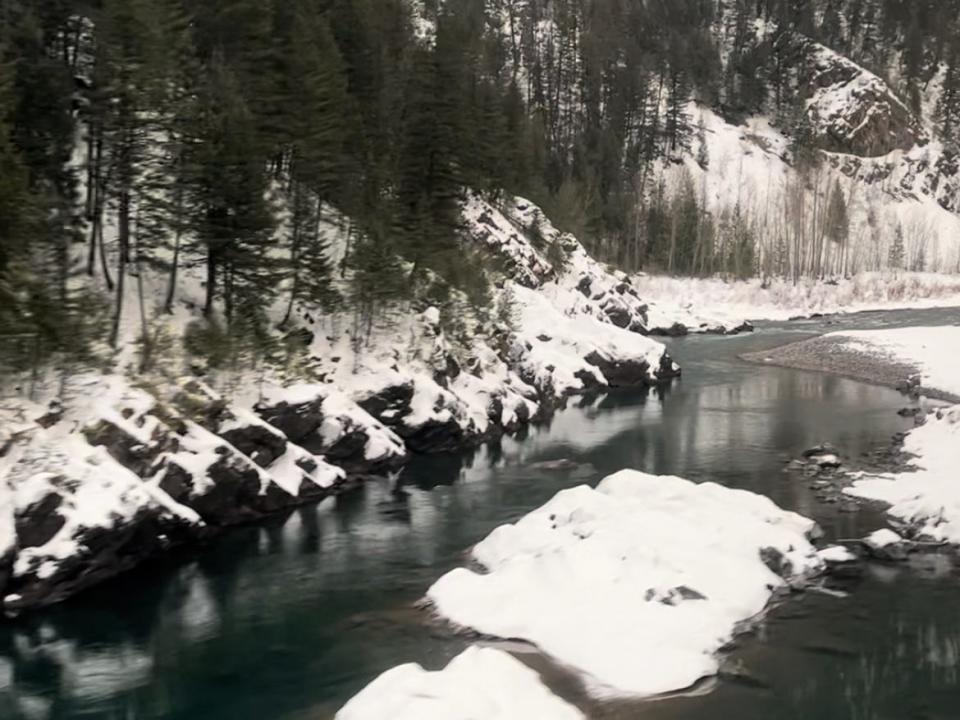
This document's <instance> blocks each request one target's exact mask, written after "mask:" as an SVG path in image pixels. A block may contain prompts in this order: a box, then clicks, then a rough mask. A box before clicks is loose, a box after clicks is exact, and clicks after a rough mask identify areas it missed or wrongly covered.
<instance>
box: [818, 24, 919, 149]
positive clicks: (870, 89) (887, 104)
mask: <svg viewBox="0 0 960 720" xmlns="http://www.w3.org/2000/svg"><path fill="white" fill-rule="evenodd" d="M805 53H806V63H804V64H802V66H801V68H802V69H801V77H800V87H801V88H803V89H804V95H802V96H801V97H802V98H803V99H804V100H805V101H806V104H807V117H808V120H809V122H810V125H811V127H812V129H813V132H814V135H815V138H816V140H817V143H818V145H819V147H820V148H821V149H823V150H828V151H834V152H842V153H848V154H852V155H858V156H861V157H876V156H880V155H887V154H888V153H891V152H893V151H894V150H909V149H910V148H912V147H913V146H914V145H917V144H922V143H924V142H926V140H927V138H926V136H925V134H924V132H923V130H922V128H921V127H920V124H919V122H917V120H916V118H915V117H914V115H913V113H912V112H910V109H909V108H908V107H907V106H906V105H905V104H904V103H903V101H902V100H900V98H898V97H897V96H896V94H895V93H894V92H893V91H892V90H891V89H890V87H889V86H888V85H887V84H886V83H885V82H884V81H883V80H881V79H880V78H879V77H877V76H876V75H874V74H873V73H871V72H869V71H868V70H865V69H864V68H862V67H861V66H859V65H857V64H856V63H854V62H852V61H850V60H848V59H846V58H845V57H843V56H842V55H839V54H837V53H835V52H833V51H832V50H829V49H828V48H826V47H824V46H822V45H819V44H817V43H814V42H807V43H806V47H805Z"/></svg>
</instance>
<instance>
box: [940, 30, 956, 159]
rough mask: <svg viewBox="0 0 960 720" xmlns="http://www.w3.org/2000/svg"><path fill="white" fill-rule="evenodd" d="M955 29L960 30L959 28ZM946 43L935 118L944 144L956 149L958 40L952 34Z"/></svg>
mask: <svg viewBox="0 0 960 720" xmlns="http://www.w3.org/2000/svg"><path fill="white" fill-rule="evenodd" d="M955 27H957V28H958V29H960V26H955ZM948 42H949V49H948V52H947V60H946V64H945V65H946V66H945V69H944V75H943V86H942V89H941V91H940V97H939V98H938V99H937V105H936V109H935V117H936V120H937V122H938V123H939V126H940V137H942V138H943V141H944V143H946V144H947V145H949V146H951V147H953V148H957V147H958V146H960V39H958V38H957V36H956V33H954V34H953V37H952V38H951V39H950V40H949V41H948Z"/></svg>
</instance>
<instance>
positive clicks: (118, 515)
mask: <svg viewBox="0 0 960 720" xmlns="http://www.w3.org/2000/svg"><path fill="white" fill-rule="evenodd" d="M10 480H11V484H12V487H13V488H14V503H15V506H16V511H17V512H18V513H22V512H25V511H27V510H28V509H30V508H31V507H34V506H35V505H36V504H37V503H39V502H40V501H42V500H43V499H44V498H45V497H47V496H48V495H50V494H51V493H55V494H58V495H60V496H61V497H62V498H63V502H62V504H61V505H60V507H59V508H58V509H57V513H58V514H59V515H60V516H62V517H63V518H64V519H65V523H64V525H63V527H61V528H60V530H59V531H58V532H57V533H56V535H55V536H54V537H53V538H51V539H50V540H49V541H48V542H47V543H45V544H44V545H42V546H39V547H27V548H21V549H20V551H19V553H18V555H17V558H16V562H15V565H14V574H15V575H17V576H20V575H25V574H28V573H29V572H31V571H34V570H35V571H36V572H37V575H38V577H39V578H40V579H45V578H48V577H50V576H52V575H53V574H54V573H55V572H56V569H57V566H58V563H59V562H60V561H62V560H64V559H66V558H68V557H70V556H72V555H75V554H76V553H78V552H79V551H80V550H81V546H80V544H79V536H80V534H81V533H82V531H85V530H90V529H93V528H105V529H113V528H118V527H122V526H123V525H125V524H126V523H128V522H131V521H132V520H133V519H134V518H135V516H136V515H137V514H138V513H139V512H141V511H142V510H143V509H145V508H150V507H152V508H156V509H159V510H160V511H161V512H162V513H163V514H164V515H166V516H168V517H179V518H180V519H181V520H182V521H184V522H185V523H189V524H195V525H201V524H202V521H201V520H200V517H199V516H198V515H197V514H196V513H195V512H194V511H193V510H191V509H190V508H188V507H185V506H183V505H180V504H179V503H176V502H174V501H173V500H172V499H171V498H170V497H169V496H168V495H166V493H163V492H162V491H160V490H158V489H156V488H154V487H153V486H151V485H149V484H147V483H144V482H142V481H141V480H140V479H139V478H138V477H137V476H136V475H134V474H133V473H132V472H130V471H129V470H127V469H126V468H124V467H123V466H122V465H120V464H119V463H118V462H116V461H115V460H114V459H113V458H112V457H110V455H109V454H108V453H107V451H106V450H105V449H104V448H102V447H98V448H93V447H91V446H89V445H87V444H86V443H85V442H84V441H83V440H82V438H80V437H79V436H77V435H69V436H67V437H65V438H57V439H56V441H55V442H51V441H50V439H49V437H46V436H45V433H38V435H37V436H36V437H35V438H34V439H33V441H32V444H31V446H30V447H29V448H27V450H26V451H25V453H24V457H23V458H22V460H21V462H20V463H19V464H18V465H17V466H15V467H14V468H13V469H12V471H11V474H10Z"/></svg>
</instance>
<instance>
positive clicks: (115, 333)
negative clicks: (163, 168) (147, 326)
mask: <svg viewBox="0 0 960 720" xmlns="http://www.w3.org/2000/svg"><path fill="white" fill-rule="evenodd" d="M117 226H118V234H117V239H118V241H119V243H120V247H119V253H118V255H119V257H118V258H117V292H116V296H115V301H114V306H113V324H112V326H111V328H110V347H114V348H115V347H116V346H117V340H118V338H119V336H120V320H121V316H122V314H123V291H124V285H125V282H124V280H125V278H126V274H127V260H128V258H129V257H130V190H129V189H128V188H124V189H123V191H122V192H121V194H120V208H119V213H118V217H117Z"/></svg>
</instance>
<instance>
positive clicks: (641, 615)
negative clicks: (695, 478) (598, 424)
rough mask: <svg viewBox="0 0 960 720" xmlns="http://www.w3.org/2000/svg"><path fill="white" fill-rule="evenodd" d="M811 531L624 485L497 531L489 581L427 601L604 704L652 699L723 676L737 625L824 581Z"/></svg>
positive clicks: (671, 490)
mask: <svg viewBox="0 0 960 720" xmlns="http://www.w3.org/2000/svg"><path fill="white" fill-rule="evenodd" d="M813 528H814V523H813V522H812V521H811V520H808V519H806V518H803V517H801V516H799V515H797V514H795V513H791V512H786V511H784V510H781V509H780V508H778V507H777V506H776V505H775V504H774V503H773V502H772V501H770V500H769V499H767V498H765V497H763V496H760V495H755V494H753V493H750V492H746V491H742V490H731V489H728V488H724V487H721V486H719V485H715V484H712V483H706V484H702V485H696V484H694V483H691V482H689V481H687V480H683V479H681V478H676V477H655V476H652V475H647V474H644V473H640V472H636V471H622V472H620V473H617V474H615V475H612V476H610V477H608V478H606V479H605V480H603V481H602V482H601V483H600V485H599V486H598V488H597V489H596V490H594V489H591V488H590V487H587V486H581V487H576V488H573V489H570V490H564V491H562V492H560V493H558V494H557V495H556V496H555V497H554V498H553V499H552V500H550V501H549V502H548V503H547V504H546V505H544V506H543V507H541V508H539V509H538V510H534V511H533V512H531V513H530V514H528V515H527V516H525V517H524V518H522V519H521V520H519V521H518V522H517V523H516V524H513V525H504V526H502V527H500V528H497V529H496V530H494V531H493V532H492V533H491V534H490V535H489V536H488V537H487V538H486V539H485V540H483V541H482V542H480V543H479V544H478V545H477V546H476V547H475V548H474V549H473V553H472V554H473V559H474V560H475V561H477V562H478V563H479V564H480V565H482V566H483V568H484V570H485V572H484V573H479V572H474V571H472V570H468V569H465V568H459V569H456V570H453V571H452V572H450V573H448V574H447V575H445V576H444V577H442V578H441V579H440V580H439V581H437V583H435V584H434V585H433V587H431V588H430V590H429V591H428V593H427V597H428V599H429V600H431V601H432V603H433V604H434V606H435V608H436V610H437V612H438V613H439V614H440V615H442V616H443V617H445V618H447V619H448V620H449V621H451V622H452V623H454V624H455V625H458V626H462V627H468V628H471V629H473V630H476V631H477V632H480V633H483V634H486V635H491V636H495V637H501V638H516V639H524V640H528V641H530V642H532V643H534V644H535V645H537V646H538V647H539V648H540V649H541V650H542V651H543V652H545V653H546V654H548V655H550V656H552V657H553V658H555V659H556V660H558V661H559V662H561V663H563V664H565V665H567V666H569V667H571V668H574V669H576V670H577V671H579V672H580V673H582V674H583V675H584V677H585V680H586V681H587V683H588V686H589V688H590V689H591V691H592V692H593V693H594V694H597V695H605V694H630V695H653V694H657V693H662V692H667V691H671V690H677V689H681V688H685V687H688V686H690V685H692V684H693V683H695V682H696V681H697V680H698V679H700V678H702V677H704V676H707V675H712V674H714V673H716V672H717V669H718V660H717V656H716V653H717V651H718V650H719V649H720V648H721V647H722V646H723V645H724V643H726V642H727V641H729V640H730V638H731V637H732V636H733V634H734V632H735V631H736V628H737V626H738V624H739V623H742V622H743V621H746V620H749V619H750V618H752V617H754V616H756V615H757V614H758V613H760V612H762V611H763V609H764V608H765V607H766V605H767V603H768V602H769V601H770V599H771V596H772V594H773V593H774V592H775V591H776V590H777V589H779V588H783V587H785V585H786V584H787V582H788V581H789V580H793V579H796V578H798V577H801V576H804V575H807V574H811V573H816V572H820V571H822V570H823V567H824V563H823V561H822V560H821V559H820V558H819V557H818V556H817V553H816V550H815V549H814V548H813V546H812V545H811V544H810V543H809V541H808V540H807V537H806V536H807V534H808V533H810V532H811V531H812V530H813ZM768 565H769V566H768ZM771 567H776V568H777V570H778V572H779V573H781V574H778V573H777V572H774V571H773V570H772V569H771ZM781 575H782V576H781Z"/></svg>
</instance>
